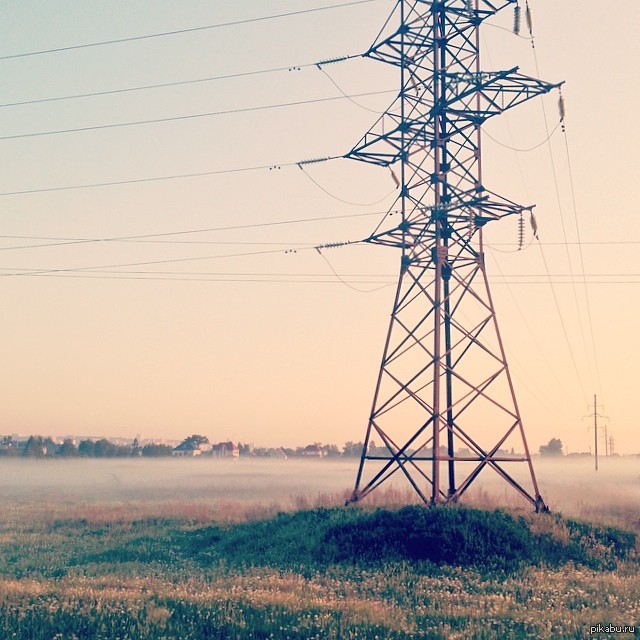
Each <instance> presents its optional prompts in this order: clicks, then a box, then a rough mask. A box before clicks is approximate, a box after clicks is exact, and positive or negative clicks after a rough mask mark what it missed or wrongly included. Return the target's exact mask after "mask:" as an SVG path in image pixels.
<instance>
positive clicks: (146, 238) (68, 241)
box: [0, 211, 380, 250]
mask: <svg viewBox="0 0 640 640" xmlns="http://www.w3.org/2000/svg"><path fill="white" fill-rule="evenodd" d="M378 215H380V212H379V211H374V212H372V213H349V214H343V215H338V216H317V217H314V218H297V219H293V220H276V221H271V222H259V223H254V224H236V225H228V226H222V227H207V228H204V229H203V228H200V229H183V230H180V231H167V232H164V233H149V234H145V235H135V236H115V237H109V238H66V237H65V238H60V237H50V236H22V235H20V236H15V235H13V236H11V235H2V236H0V238H6V239H15V240H50V241H52V242H50V243H47V244H42V245H29V246H25V247H0V250H11V249H35V248H40V247H57V246H66V245H75V244H90V243H99V242H104V243H111V242H127V243H135V242H144V243H154V242H161V243H163V244H165V243H184V242H186V243H192V242H197V241H188V240H187V241H183V240H154V238H167V237H169V236H177V235H191V234H197V233H213V232H219V231H237V230H244V229H258V228H264V227H275V226H282V225H288V224H303V223H307V222H319V221H325V220H342V219H346V218H362V217H369V216H378ZM200 243H202V244H217V243H215V242H209V241H201V242H200ZM220 244H236V243H228V242H226V243H220ZM237 244H253V243H245V242H240V243H237ZM255 244H270V243H265V242H260V243H255ZM274 244H287V245H289V244H291V243H290V242H289V243H281V242H278V243H274ZM298 244H302V243H298ZM313 246H315V244H314V245H313Z"/></svg>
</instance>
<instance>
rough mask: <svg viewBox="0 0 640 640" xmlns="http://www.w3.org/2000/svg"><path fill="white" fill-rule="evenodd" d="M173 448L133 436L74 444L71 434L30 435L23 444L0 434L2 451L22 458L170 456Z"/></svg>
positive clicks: (0, 448) (4, 453) (83, 441)
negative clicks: (57, 438) (58, 438)
mask: <svg viewBox="0 0 640 640" xmlns="http://www.w3.org/2000/svg"><path fill="white" fill-rule="evenodd" d="M172 451H173V447H171V446H170V445H166V444H153V443H149V444H145V445H144V446H140V444H139V442H138V441H137V440H134V441H133V443H132V444H131V445H119V444H114V443H113V442H111V441H110V440H107V439H106V438H101V439H99V440H91V439H86V440H81V441H80V442H78V444H77V445H76V443H75V442H74V441H73V439H71V438H66V439H65V440H63V441H62V443H56V442H54V441H53V439H52V438H50V437H46V438H43V437H42V436H30V437H29V438H28V440H27V441H26V443H25V444H24V445H23V446H20V445H19V443H17V442H15V441H13V440H12V438H11V437H10V436H6V437H4V438H2V441H1V442H0V452H1V453H2V455H5V456H12V457H17V456H21V457H24V458H45V457H46V458H128V457H150V458H158V457H163V456H170V455H171V452H172Z"/></svg>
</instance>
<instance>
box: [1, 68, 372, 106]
mask: <svg viewBox="0 0 640 640" xmlns="http://www.w3.org/2000/svg"><path fill="white" fill-rule="evenodd" d="M355 57H360V55H358V56H347V58H355ZM316 64H317V63H315V62H313V63H308V64H298V65H291V66H288V67H273V68H272V69H256V70H254V71H240V72H237V73H228V74H225V75H220V76H210V77H207V78H195V79H193V80H178V81H175V82H161V83H159V84H146V85H140V86H136V87H125V88H122V89H108V90H106V91H93V92H91V93H77V94H73V95H68V96H54V97H50V98H35V99H33V100H22V101H20V102H5V103H4V104H0V109H1V108H4V107H20V106H23V105H28V104H40V103H43V102H57V101H61V100H76V99H79V98H93V97H96V96H108V95H113V94H119V93H128V92H131V91H146V90H148V89H166V88H168V87H179V86H184V85H189V84H200V83H204V82H215V81H217V80H230V79H233V78H243V77H246V76H255V75H261V74H267V73H276V72H279V71H298V70H301V69H306V68H308V67H315V66H316Z"/></svg>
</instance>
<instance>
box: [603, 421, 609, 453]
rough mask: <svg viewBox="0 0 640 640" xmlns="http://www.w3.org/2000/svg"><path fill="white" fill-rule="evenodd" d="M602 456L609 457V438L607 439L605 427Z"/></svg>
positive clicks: (605, 428) (605, 427)
mask: <svg viewBox="0 0 640 640" xmlns="http://www.w3.org/2000/svg"><path fill="white" fill-rule="evenodd" d="M604 455H605V456H606V457H607V458H608V457H609V438H608V437H607V425H606V424H605V425H604Z"/></svg>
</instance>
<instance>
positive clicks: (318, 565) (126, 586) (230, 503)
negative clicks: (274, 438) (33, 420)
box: [0, 471, 640, 640]
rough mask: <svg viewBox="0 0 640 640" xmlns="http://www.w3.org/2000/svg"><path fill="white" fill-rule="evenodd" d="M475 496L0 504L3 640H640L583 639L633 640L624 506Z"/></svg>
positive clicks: (631, 536)
mask: <svg viewBox="0 0 640 640" xmlns="http://www.w3.org/2000/svg"><path fill="white" fill-rule="evenodd" d="M123 473H124V471H123ZM105 475H106V474H105ZM483 491H485V490H484V489H483V488H482V487H481V488H480V489H479V490H478V491H477V492H476V494H475V496H474V495H473V494H472V495H470V496H469V498H470V499H469V501H468V503H469V504H468V505H467V506H466V507H462V508H453V509H445V510H426V509H423V508H421V507H417V506H416V505H415V504H411V502H412V501H414V499H413V496H412V495H411V494H410V493H407V492H404V491H400V490H398V489H397V488H394V487H390V488H389V489H388V490H382V491H377V492H374V494H372V495H371V496H370V499H367V501H366V502H363V503H362V504H361V505H359V506H358V507H357V508H348V509H344V508H343V507H342V506H341V505H343V504H344V500H345V498H346V497H347V494H346V493H344V492H336V491H330V490H328V491H325V492H323V493H319V494H316V495H311V494H310V493H309V492H307V493H306V494H305V495H304V496H302V497H291V496H289V497H288V498H287V497H286V496H285V498H284V499H283V498H282V495H280V496H278V498H277V499H273V500H271V499H269V500H265V499H264V498H261V499H260V500H254V501H251V500H246V499H240V500H238V499H230V498H226V497H225V498H220V497H219V498H217V499H209V500H207V499H205V498H203V497H202V494H201V493H197V494H195V495H194V496H192V497H191V498H189V499H184V498H183V499H179V498H178V497H176V495H175V493H172V492H169V491H167V492H166V493H161V492H158V493H156V494H155V495H154V496H153V497H152V498H148V499H144V498H143V496H142V495H138V494H135V495H134V494H132V495H131V496H130V498H131V499H127V500H126V499H124V498H123V497H118V496H117V495H116V496H114V495H107V494H106V493H105V494H99V495H97V496H93V497H84V496H83V497H82V499H79V498H78V496H77V495H70V494H54V493H53V492H50V493H47V494H46V495H44V494H42V495H40V496H35V497H34V496H32V495H27V494H26V493H25V494H20V495H19V496H18V497H16V496H10V495H8V494H6V495H3V496H2V497H3V501H4V504H3V509H2V510H1V511H0V638H1V639H2V640H4V639H5V638H6V639H14V638H15V639H17V640H85V639H86V640H94V639H95V640H116V639H119V640H126V639H130V640H134V639H135V640H169V639H171V640H173V639H175V640H200V639H202V640H204V639H205V638H206V639H209V638H213V639H214V640H215V639H217V638H220V639H222V638H224V639H242V640H244V639H246V640H249V639H251V640H254V639H261V638H264V639H267V638H273V639H274V640H284V639H292V640H293V639H295V640H303V639H304V640H308V639H311V638H318V639H322V640H325V639H329V640H331V639H336V640H337V639H340V640H345V639H350V640H351V639H356V638H358V639H360V640H362V639H365V640H375V639H376V638H377V639H378V640H383V639H384V640H387V639H389V640H394V639H400V640H404V639H407V638H414V639H436V638H437V639H445V638H446V639H452V640H455V639H457V638H460V639H463V638H464V639H465V640H467V639H475V638H479V639H483V638H485V639H503V638H536V639H538V638H540V639H553V640H555V639H563V638H586V637H590V634H589V630H590V628H591V627H592V626H594V625H597V624H599V623H601V624H603V625H605V624H613V625H618V626H623V625H635V628H636V636H634V635H633V634H626V635H625V634H615V635H614V634H607V633H603V634H595V635H594V636H593V637H600V638H606V637H611V638H613V637H616V638H621V637H637V635H638V631H639V630H640V570H639V566H640V565H639V562H638V545H637V541H636V534H638V533H640V527H639V526H638V515H637V513H638V512H637V509H636V508H635V507H634V506H633V505H632V504H631V502H630V501H626V502H625V501H624V500H622V499H620V500H618V501H616V496H615V495H614V496H613V497H612V499H611V500H607V501H603V500H601V501H599V502H598V501H597V500H593V499H591V500H586V499H584V498H583V500H584V501H583V502H582V503H580V502H579V501H578V500H574V501H573V502H570V503H567V504H570V506H571V507H572V510H569V512H568V515H570V517H563V516H561V515H560V514H558V513H554V514H552V515H541V514H534V513H532V512H531V509H529V508H525V509H523V508H522V506H523V505H522V504H521V503H519V502H518V501H517V500H513V501H512V502H509V500H508V499H506V500H505V499H504V496H502V495H501V494H500V495H496V494H495V492H494V493H484V494H483ZM230 495H233V494H230ZM474 501H476V502H475V504H477V505H478V504H482V505H483V506H485V507H486V508H484V509H476V508H473V504H474ZM414 502H415V501H414ZM505 504H506V505H507V506H506V508H505V507H504V505H505ZM498 506H501V507H502V508H501V509H499V510H496V507H498ZM587 507H588V508H587Z"/></svg>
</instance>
